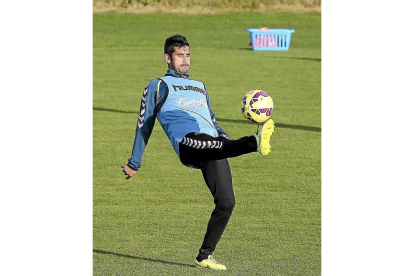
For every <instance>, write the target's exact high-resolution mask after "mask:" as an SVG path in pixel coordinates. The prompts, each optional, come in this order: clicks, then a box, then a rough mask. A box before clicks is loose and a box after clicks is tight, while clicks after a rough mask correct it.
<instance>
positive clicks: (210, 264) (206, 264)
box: [195, 255, 227, 270]
mask: <svg viewBox="0 0 414 276" xmlns="http://www.w3.org/2000/svg"><path fill="white" fill-rule="evenodd" d="M195 264H196V266H197V267H201V268H208V269H213V270H227V267H226V266H225V265H222V264H220V263H218V262H217V261H216V260H214V259H213V256H212V255H209V256H208V258H207V259H204V260H202V261H201V262H198V261H197V259H196V260H195Z"/></svg>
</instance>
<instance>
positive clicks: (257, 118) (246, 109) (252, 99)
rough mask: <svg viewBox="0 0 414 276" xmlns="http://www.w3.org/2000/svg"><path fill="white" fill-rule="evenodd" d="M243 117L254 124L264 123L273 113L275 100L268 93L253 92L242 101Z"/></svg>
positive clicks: (261, 91)
mask: <svg viewBox="0 0 414 276" xmlns="http://www.w3.org/2000/svg"><path fill="white" fill-rule="evenodd" d="M241 112H242V114H243V116H244V117H245V118H246V119H248V120H250V121H252V122H253V123H264V122H266V121H267V120H268V119H269V118H270V115H272V113H273V100H272V97H270V96H269V94H267V93H266V91H263V90H252V91H250V92H248V93H247V94H246V95H244V97H243V99H242V101H241Z"/></svg>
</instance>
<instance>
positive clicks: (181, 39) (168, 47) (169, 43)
mask: <svg viewBox="0 0 414 276" xmlns="http://www.w3.org/2000/svg"><path fill="white" fill-rule="evenodd" d="M183 46H188V47H190V44H189V43H188V41H187V38H186V37H185V36H182V35H179V34H175V35H173V36H170V37H169V38H167V39H166V40H165V44H164V54H168V55H169V56H170V57H171V56H172V53H174V47H183Z"/></svg>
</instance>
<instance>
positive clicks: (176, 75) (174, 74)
mask: <svg viewBox="0 0 414 276" xmlns="http://www.w3.org/2000/svg"><path fill="white" fill-rule="evenodd" d="M165 75H166V76H173V77H177V78H184V79H188V78H189V75H188V74H180V73H178V72H176V71H174V70H172V69H168V70H167V74H165Z"/></svg>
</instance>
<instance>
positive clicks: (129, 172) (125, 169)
mask: <svg viewBox="0 0 414 276" xmlns="http://www.w3.org/2000/svg"><path fill="white" fill-rule="evenodd" d="M121 168H122V172H123V173H124V174H125V175H126V176H127V177H126V178H125V179H130V178H131V177H133V176H134V175H135V174H136V173H137V171H134V170H133V169H131V168H130V167H128V166H127V165H125V166H121Z"/></svg>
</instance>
